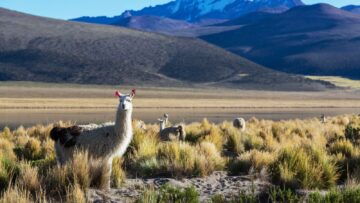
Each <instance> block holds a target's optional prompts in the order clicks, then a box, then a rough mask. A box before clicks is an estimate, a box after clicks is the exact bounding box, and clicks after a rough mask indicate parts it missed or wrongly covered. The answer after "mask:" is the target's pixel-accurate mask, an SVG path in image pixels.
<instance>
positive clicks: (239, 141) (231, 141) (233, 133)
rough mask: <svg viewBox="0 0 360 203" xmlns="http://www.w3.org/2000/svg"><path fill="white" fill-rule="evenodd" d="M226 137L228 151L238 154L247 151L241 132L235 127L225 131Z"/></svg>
mask: <svg viewBox="0 0 360 203" xmlns="http://www.w3.org/2000/svg"><path fill="white" fill-rule="evenodd" d="M224 136H226V137H227V142H226V145H225V147H226V149H227V150H229V151H230V152H234V153H237V154H240V153H243V152H244V151H245V145H244V140H243V136H242V135H241V132H240V131H239V130H237V129H235V128H233V127H231V128H228V129H224Z"/></svg>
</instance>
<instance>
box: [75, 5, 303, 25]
mask: <svg viewBox="0 0 360 203" xmlns="http://www.w3.org/2000/svg"><path fill="white" fill-rule="evenodd" d="M301 5H304V4H303V2H302V1H301V0H174V1H170V2H169V3H166V4H162V5H157V6H153V7H152V6H150V7H146V8H144V9H141V10H138V11H134V10H127V11H125V12H124V13H123V14H121V15H120V16H115V17H113V18H104V17H81V18H76V19H72V20H73V21H79V22H88V23H100V24H112V23H113V22H114V21H117V20H119V18H124V17H129V16H162V17H167V18H173V19H178V20H185V21H188V22H194V21H206V20H219V19H233V18H237V17H239V16H242V15H245V14H247V13H251V12H254V11H264V12H271V13H279V12H283V11H286V10H288V9H289V8H292V7H295V6H301Z"/></svg>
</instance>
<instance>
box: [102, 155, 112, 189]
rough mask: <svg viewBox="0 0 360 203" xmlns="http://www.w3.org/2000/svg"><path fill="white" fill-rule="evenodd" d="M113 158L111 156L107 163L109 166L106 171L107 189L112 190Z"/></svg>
mask: <svg viewBox="0 0 360 203" xmlns="http://www.w3.org/2000/svg"><path fill="white" fill-rule="evenodd" d="M112 160H113V159H112V158H110V159H109V160H108V161H107V163H106V165H107V168H106V171H105V174H104V175H105V177H106V185H105V186H106V189H107V190H110V189H111V172H112Z"/></svg>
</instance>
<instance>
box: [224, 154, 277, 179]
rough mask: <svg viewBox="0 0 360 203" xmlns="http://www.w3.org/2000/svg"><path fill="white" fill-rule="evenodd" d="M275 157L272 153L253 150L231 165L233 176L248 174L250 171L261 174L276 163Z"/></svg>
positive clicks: (239, 157)
mask: <svg viewBox="0 0 360 203" xmlns="http://www.w3.org/2000/svg"><path fill="white" fill-rule="evenodd" d="M274 159H275V155H274V154H272V153H270V152H265V151H258V150H251V151H249V152H245V153H243V154H240V155H239V156H238V157H237V158H236V159H235V160H233V161H232V163H231V164H230V171H231V173H232V174H241V173H248V172H249V170H250V169H253V170H254V171H255V172H260V171H261V170H262V169H266V168H268V166H269V165H270V164H271V163H272V162H273V161H274Z"/></svg>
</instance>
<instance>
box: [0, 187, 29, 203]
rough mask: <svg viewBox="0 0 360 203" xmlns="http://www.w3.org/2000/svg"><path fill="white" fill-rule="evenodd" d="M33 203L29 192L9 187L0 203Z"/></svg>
mask: <svg viewBox="0 0 360 203" xmlns="http://www.w3.org/2000/svg"><path fill="white" fill-rule="evenodd" d="M29 202H34V201H33V199H32V198H31V195H30V192H28V191H26V190H24V189H20V188H19V187H17V186H13V187H9V188H8V189H7V190H6V191H5V192H4V194H2V197H1V198H0V203H29Z"/></svg>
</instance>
